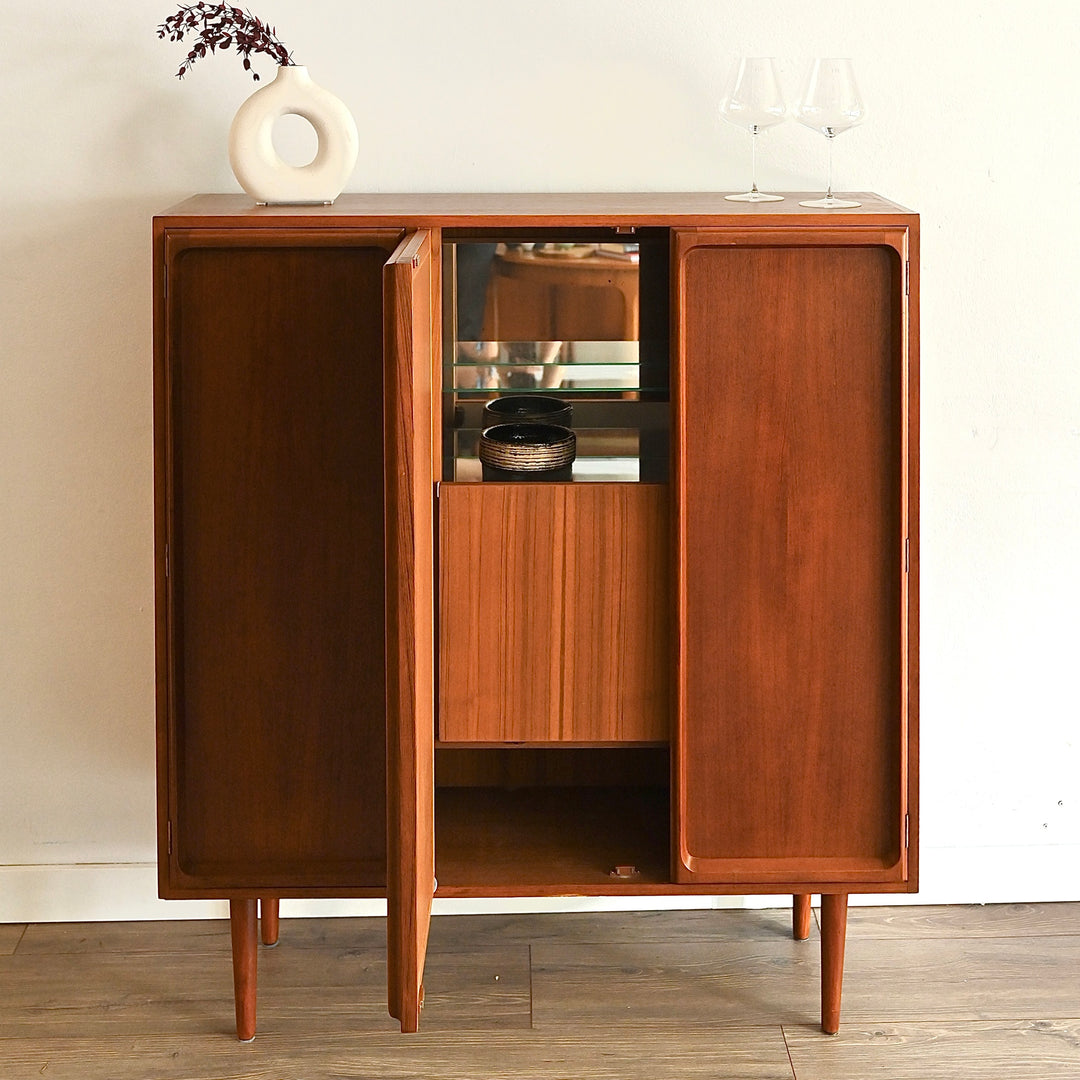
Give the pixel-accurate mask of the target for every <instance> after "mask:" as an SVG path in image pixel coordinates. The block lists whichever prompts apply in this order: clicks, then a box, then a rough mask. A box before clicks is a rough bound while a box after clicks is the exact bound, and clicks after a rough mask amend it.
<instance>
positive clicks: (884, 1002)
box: [844, 936, 1080, 1023]
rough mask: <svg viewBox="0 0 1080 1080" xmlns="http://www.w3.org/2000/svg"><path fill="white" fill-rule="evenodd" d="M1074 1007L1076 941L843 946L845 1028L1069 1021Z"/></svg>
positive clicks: (1079, 973)
mask: <svg viewBox="0 0 1080 1080" xmlns="http://www.w3.org/2000/svg"><path fill="white" fill-rule="evenodd" d="M1077 1002H1080V937H1072V936H1070V937H1054V936H1045V937H1030V938H1024V937H1014V938H1001V939H995V938H986V937H972V938H956V939H940V938H910V939H908V940H906V941H902V940H896V939H890V940H877V941H869V940H864V939H860V938H855V937H852V938H851V939H849V941H848V943H847V963H846V965H845V974H844V1019H845V1022H846V1023H854V1022H865V1021H869V1020H881V1021H886V1020H891V1021H901V1020H922V1019H929V1018H933V1019H939V1020H1025V1019H1027V1020H1037V1019H1044V1018H1046V1017H1055V1016H1056V1017H1072V1016H1073V1015H1074V1014H1075V1013H1077V1012H1080V1008H1078V1006H1077Z"/></svg>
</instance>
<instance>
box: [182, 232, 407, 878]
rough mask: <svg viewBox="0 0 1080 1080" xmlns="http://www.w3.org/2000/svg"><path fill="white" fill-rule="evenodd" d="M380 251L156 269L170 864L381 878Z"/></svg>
mask: <svg viewBox="0 0 1080 1080" xmlns="http://www.w3.org/2000/svg"><path fill="white" fill-rule="evenodd" d="M384 260H385V248H384V247H382V246H375V247H365V246H342V247H329V246H321V247H318V248H316V247H306V248H305V247H304V246H302V245H299V246H295V247H283V246H250V247H227V246H222V247H213V246H202V247H193V248H189V249H186V250H182V251H180V252H179V253H178V255H177V256H176V258H175V260H174V263H173V265H172V266H170V281H169V287H170V294H171V295H170V311H171V323H170V325H171V332H170V357H171V370H170V375H171V415H170V429H169V430H170V444H171V452H172V468H171V474H170V475H171V483H172V506H173V510H172V551H171V555H170V557H171V564H172V566H171V578H172V582H171V597H172V604H173V610H172V619H171V625H172V641H173V649H172V652H173V663H174V676H173V681H174V700H173V710H174V715H173V730H174V740H175V743H174V746H175V762H176V815H177V820H176V822H175V823H174V826H175V828H174V838H175V844H176V850H175V860H176V865H177V867H178V869H179V871H180V873H181V874H183V875H184V876H185V877H186V878H187V879H188V880H187V885H188V886H189V887H190V885H191V884H192V883H196V882H197V883H203V884H207V885H211V886H215V887H227V886H230V885H231V886H241V885H242V886H253V885H258V886H266V887H274V886H278V887H282V888H284V887H289V886H292V887H303V886H328V885H335V884H336V885H340V886H342V887H344V886H347V885H354V886H359V885H382V884H383V883H384V880H385V859H386V805H385V804H386V794H385V746H386V741H385V642H384V630H385V620H384V527H383V525H384V511H383V480H382V476H383V421H382V403H383V399H382V287H381V271H382V264H383V261H384Z"/></svg>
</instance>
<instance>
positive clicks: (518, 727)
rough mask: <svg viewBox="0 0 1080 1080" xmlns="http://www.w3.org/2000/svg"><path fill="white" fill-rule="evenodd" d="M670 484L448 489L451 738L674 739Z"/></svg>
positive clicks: (446, 645)
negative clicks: (671, 721) (671, 733)
mask: <svg viewBox="0 0 1080 1080" xmlns="http://www.w3.org/2000/svg"><path fill="white" fill-rule="evenodd" d="M668 520H669V517H668V488H667V486H666V485H662V484H619V483H610V484H443V485H442V486H441V491H440V496H439V700H438V720H437V723H438V735H439V739H440V740H441V741H443V742H472V743H476V742H480V743H484V742H489V743H500V742H518V743H520V742H525V743H553V742H562V743H567V742H569V743H610V742H617V743H656V742H664V741H666V740H667V738H668V733H669V710H670V703H669V666H670V660H669V655H668V652H669V649H668V641H669V628H668V622H669V618H670V612H669V604H668V596H669V575H670V568H669V562H670V560H669V554H668V552H669V535H668V534H669V527H668Z"/></svg>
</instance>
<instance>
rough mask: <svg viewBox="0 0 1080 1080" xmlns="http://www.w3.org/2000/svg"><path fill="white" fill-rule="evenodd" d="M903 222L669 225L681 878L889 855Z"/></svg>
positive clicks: (899, 655) (862, 874)
mask: <svg viewBox="0 0 1080 1080" xmlns="http://www.w3.org/2000/svg"><path fill="white" fill-rule="evenodd" d="M854 233H855V234H856V235H857V230H856V231H854ZM879 235H880V234H879ZM903 236H904V234H903V231H902V230H897V231H896V236H895V238H893V242H890V241H889V240H888V239H886V240H885V241H884V242H877V243H874V242H867V241H866V240H865V239H858V238H855V237H854V236H853V235H852V233H851V232H849V233H847V234H845V239H838V238H837V234H835V233H831V234H830V235H829V242H827V243H824V242H822V240H821V238H815V237H814V236H813V234H807V233H806V232H799V233H796V231H795V230H791V232H790V233H789V234H788V236H787V237H784V236H783V235H779V236H774V237H772V238H771V239H770V240H762V239H760V238H758V239H755V238H753V237H751V236H749V235H747V234H745V233H743V234H739V233H736V232H735V231H732V232H731V233H729V234H726V235H725V233H724V231H722V230H718V231H717V232H715V233H698V234H684V235H682V236H680V237H678V238H677V241H676V250H675V260H676V265H675V272H676V297H677V307H676V310H678V311H680V312H681V316H680V319H681V321H680V325H679V327H678V335H677V336H678V342H677V349H678V352H677V371H676V373H675V403H676V410H677V429H678V433H679V434H678V436H677V447H676V459H677V460H676V492H677V494H676V515H677V524H676V528H677V545H678V562H677V575H678V589H677V593H678V599H677V606H678V621H679V625H680V635H679V637H680V647H679V654H678V688H677V711H678V714H679V719H678V733H677V752H676V784H677V787H678V792H677V800H676V803H677V810H676V815H677V817H676V836H677V843H678V851H677V853H676V856H675V863H676V866H675V872H676V876H677V878H678V879H679V880H683V881H695V880H698V881H710V880H711V881H747V882H752V881H762V882H766V881H770V880H780V879H783V880H795V881H798V880H805V881H807V882H813V881H830V882H841V881H866V882H873V881H896V880H901V879H902V878H903V876H904V874H905V872H906V865H905V850H904V816H905V812H906V787H905V776H904V772H905V764H906V762H905V751H904V746H905V738H906V714H905V713H906V707H907V697H906V693H905V690H904V679H905V658H906V640H905V633H906V628H905V617H906V611H907V606H906V595H905V594H906V589H907V580H906V577H907V576H906V574H905V571H904V547H905V545H904V540H905V536H906V535H907V507H906V504H905V491H906V471H905V466H904V462H905V453H906V446H907V444H906V420H905V400H906V378H907V372H906V334H905V328H904V327H905V298H904V273H903V258H902V256H901V252H902V248H903Z"/></svg>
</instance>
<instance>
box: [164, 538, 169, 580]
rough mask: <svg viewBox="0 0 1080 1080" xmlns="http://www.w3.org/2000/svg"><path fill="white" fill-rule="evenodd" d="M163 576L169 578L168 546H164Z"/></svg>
mask: <svg viewBox="0 0 1080 1080" xmlns="http://www.w3.org/2000/svg"><path fill="white" fill-rule="evenodd" d="M165 576H166V577H168V576H169V545H168V544H166V545H165Z"/></svg>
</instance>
